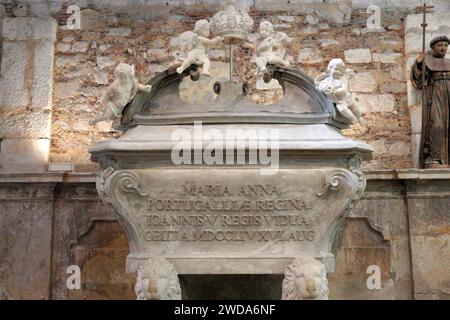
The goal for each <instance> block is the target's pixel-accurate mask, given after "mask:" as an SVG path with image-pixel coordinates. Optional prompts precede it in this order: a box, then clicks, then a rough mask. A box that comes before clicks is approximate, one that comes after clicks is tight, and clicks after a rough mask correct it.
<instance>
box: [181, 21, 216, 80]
mask: <svg viewBox="0 0 450 320" xmlns="http://www.w3.org/2000/svg"><path fill="white" fill-rule="evenodd" d="M209 27H210V23H209V22H208V20H206V19H201V20H198V21H197V22H196V23H195V28H194V32H193V34H192V36H191V38H190V39H189V41H188V47H187V50H188V54H187V58H186V59H185V60H184V61H183V63H182V64H181V66H179V67H178V68H177V72H178V73H182V72H183V71H184V70H186V69H187V68H188V67H189V66H190V65H191V64H195V65H197V66H201V67H202V74H204V75H209V76H210V75H211V74H210V73H209V67H210V65H211V61H210V60H209V58H208V48H209V47H210V46H213V45H215V44H217V43H218V42H219V41H222V40H223V39H222V37H215V38H214V39H208V37H209Z"/></svg>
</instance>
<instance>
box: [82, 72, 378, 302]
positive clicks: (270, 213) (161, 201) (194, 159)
mask: <svg viewBox="0 0 450 320" xmlns="http://www.w3.org/2000/svg"><path fill="white" fill-rule="evenodd" d="M191 69H192V68H191ZM191 69H187V70H186V71H184V72H183V73H182V74H178V73H177V72H176V70H175V68H172V69H169V70H167V71H165V72H163V73H161V74H159V75H157V76H156V77H155V78H153V79H152V80H151V81H150V82H149V83H148V85H151V86H152V88H153V90H152V91H151V92H150V93H147V92H139V93H137V95H136V97H135V98H134V100H133V101H132V102H131V103H129V104H128V105H127V106H126V107H125V109H124V112H123V115H122V119H121V129H122V130H123V131H125V133H124V134H123V135H122V136H121V137H120V138H118V139H115V140H110V141H104V142H100V143H98V144H96V145H95V146H93V147H92V149H91V151H90V152H91V153H92V159H93V160H94V161H97V162H99V163H100V165H101V167H102V171H101V172H100V174H99V176H98V181H97V189H98V192H99V194H100V196H101V197H102V199H103V200H104V202H105V203H107V204H108V205H109V206H110V208H111V211H112V212H113V213H114V214H115V216H116V217H117V219H118V220H119V221H120V223H121V225H122V227H123V228H124V230H125V232H126V234H127V236H128V240H129V245H130V253H129V255H128V257H127V271H128V272H135V271H138V273H139V277H138V285H137V289H136V292H137V295H138V298H139V297H141V298H143V299H144V298H146V297H147V298H156V299H157V298H179V294H178V292H179V287H177V285H176V277H177V274H284V273H285V272H286V279H285V282H286V283H284V284H283V291H284V292H283V298H287V299H289V298H320V297H321V298H326V293H325V291H326V290H327V289H326V290H325V289H324V290H322V291H321V290H319V289H317V290H315V291H317V292H312V293H311V292H310V291H308V290H306V289H307V288H308V283H310V284H311V283H315V285H314V287H316V288H319V287H320V286H321V285H322V286H324V287H325V286H326V284H325V282H324V281H326V272H333V270H334V256H333V253H332V246H333V240H334V238H335V235H336V233H337V232H338V231H339V228H340V226H341V222H342V221H343V219H344V218H345V215H346V213H347V212H348V211H349V209H351V208H352V206H353V204H354V203H355V201H357V200H358V199H359V198H360V197H361V195H362V193H363V192H364V188H365V177H364V175H363V173H362V171H361V162H362V161H363V160H365V159H369V158H370V154H371V149H370V147H369V146H368V145H366V144H365V143H361V142H357V141H353V140H350V139H347V138H345V137H343V136H342V135H341V134H340V129H341V128H345V127H346V126H347V124H346V121H345V119H343V118H341V117H340V115H339V114H338V113H337V112H336V108H335V106H334V105H333V104H332V103H331V102H330V101H329V100H327V99H326V97H325V95H323V94H322V93H320V92H319V91H317V90H316V89H315V87H314V83H313V81H312V80H311V79H309V78H308V77H307V76H306V75H304V74H303V73H301V72H299V71H292V70H287V69H282V68H275V69H274V71H273V78H275V79H277V80H278V81H279V83H280V84H281V86H282V87H283V90H284V98H283V99H282V100H281V101H279V102H277V103H275V104H272V105H257V104H255V103H253V102H251V101H250V100H249V99H247V97H246V90H245V85H240V84H237V83H234V82H227V83H216V84H215V85H214V88H211V90H214V92H215V93H216V96H215V99H214V100H213V102H212V103H211V102H208V103H204V104H202V103H199V104H196V105H186V103H185V102H183V101H182V100H181V99H180V97H179V94H178V86H179V85H180V83H181V81H186V80H187V81H192V80H190V79H189V78H188V75H189V74H192V72H191V71H192V70H191ZM183 79H184V80H183ZM218 88H219V89H218ZM161 259H162V260H161ZM152 261H154V263H155V264H157V265H159V264H164V263H168V265H170V266H171V268H164V267H160V268H159V269H158V268H153V269H155V270H157V269H158V270H160V271H149V270H150V268H149V267H146V266H148V265H151V264H152ZM161 261H164V262H161ZM308 261H309V262H308ZM305 264H306V265H305ZM317 264H319V267H317ZM297 265H302V266H303V267H304V268H306V269H307V271H308V270H309V271H310V273H311V276H310V278H311V279H313V280H311V279H306V280H302V279H301V277H302V276H303V277H305V276H304V274H308V272H306V273H305V272H303V271H302V272H298V273H299V274H297V272H296V270H298V268H297V267H296V266H297ZM320 266H322V267H323V270H322V269H321V268H320ZM153 269H152V270H153ZM168 269H170V270H172V269H173V270H172V271H171V272H170V273H168V274H167V275H161V274H158V272H160V273H161V272H162V273H164V272H163V271H164V270H168ZM161 270H163V271H161ZM155 273H156V274H157V275H155ZM300 273H301V275H300ZM287 274H289V277H288V276H287ZM161 279H165V280H164V281H160V280H161ZM174 279H175V280H174ZM289 279H291V280H289ZM292 279H293V280H292ZM314 279H316V280H314ZM317 279H318V280H317ZM321 279H322V280H323V279H324V281H322V280H321ZM309 280H311V281H312V282H311V281H310V282H308V281H309ZM292 281H299V283H300V284H299V286H295V285H293V283H292ZM314 281H316V282H314ZM168 283H171V284H172V285H168ZM310 284H309V285H310ZM142 286H144V287H145V288H147V289H148V288H150V289H148V290H147V289H145V290H143V291H145V294H141V293H139V292H141V291H142V290H141V289H139V288H141V287H142ZM164 286H166V287H164ZM302 286H303V287H304V288H305V290H303V291H302V289H297V290H299V291H300V294H295V293H293V292H292V291H293V290H294V289H292V288H302ZM167 287H170V288H172V291H173V295H170V294H169V295H164V294H161V292H165V290H166V289H167ZM164 288H166V289H164ZM285 288H286V290H285ZM289 288H290V289H289ZM166 291H167V290H166ZM294 291H295V290H294ZM319 291H320V292H319ZM148 292H153V293H154V294H147V293H148ZM146 294H147V295H146Z"/></svg>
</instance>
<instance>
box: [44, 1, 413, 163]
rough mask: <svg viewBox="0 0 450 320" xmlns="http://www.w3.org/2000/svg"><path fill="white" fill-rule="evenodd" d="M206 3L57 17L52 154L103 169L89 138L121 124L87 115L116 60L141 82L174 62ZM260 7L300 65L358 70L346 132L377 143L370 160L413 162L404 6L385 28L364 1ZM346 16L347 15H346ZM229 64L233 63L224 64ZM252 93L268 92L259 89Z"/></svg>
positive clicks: (223, 58) (224, 52)
mask: <svg viewBox="0 0 450 320" xmlns="http://www.w3.org/2000/svg"><path fill="white" fill-rule="evenodd" d="M200 7H201V6H200ZM200 7H199V6H196V7H193V8H190V9H180V8H176V7H174V8H172V9H171V10H170V14H169V15H168V16H167V17H160V18H158V19H153V20H152V19H151V20H136V19H133V18H131V17H130V16H129V15H125V14H115V13H113V12H112V11H105V10H103V11H96V10H93V9H84V10H82V11H81V16H82V30H79V31H72V30H64V29H65V28H64V23H65V18H66V15H60V16H59V18H58V21H59V28H58V35H57V44H56V48H55V73H54V80H55V93H54V102H55V103H54V104H55V106H54V115H53V120H54V121H53V126H52V147H51V155H50V160H51V161H52V162H72V163H75V165H76V170H77V171H89V170H95V169H96V167H95V165H94V164H92V163H91V162H90V160H89V154H88V153H87V149H88V147H89V146H90V145H92V144H94V143H95V142H97V141H99V140H101V139H109V138H111V137H113V136H116V135H117V133H113V132H111V130H110V124H108V123H102V124H100V125H98V126H96V127H95V128H91V127H89V125H88V124H87V121H88V120H89V119H90V118H91V117H93V116H94V115H97V114H98V113H99V112H101V110H100V109H99V106H98V105H97V103H96V102H97V100H98V98H99V96H100V95H101V92H102V90H103V89H105V88H106V86H107V84H108V83H109V82H111V81H112V80H113V70H114V67H115V65H116V64H117V63H118V62H127V63H132V64H135V65H136V70H137V74H138V77H139V79H140V80H141V81H147V80H148V79H150V78H151V77H152V76H154V75H155V74H156V73H157V72H160V71H162V70H164V69H165V68H167V67H169V66H171V65H173V64H174V63H175V61H176V57H177V54H178V53H179V50H180V47H179V43H180V37H178V35H180V34H182V33H183V32H184V31H187V30H192V28H193V25H194V23H195V21H196V20H198V19H200V18H210V17H211V16H212V15H213V14H214V13H215V11H213V10H212V8H214V6H209V7H201V8H202V9H203V11H200V10H199V8H200ZM256 8H257V7H253V6H252V7H251V8H250V9H252V10H251V12H250V13H251V15H252V17H253V18H254V19H255V21H256V23H257V24H258V23H259V22H260V21H262V20H271V21H272V22H273V24H274V26H275V29H276V30H279V31H283V32H286V33H288V34H289V35H290V36H292V37H294V39H295V40H294V41H293V43H292V45H291V47H290V48H289V49H288V51H287V56H288V59H290V60H291V62H292V64H293V65H294V66H295V67H296V68H300V69H303V70H304V71H305V72H306V73H307V74H309V75H310V76H311V77H315V76H317V75H318V74H320V73H321V72H324V71H325V70H326V67H327V63H328V61H329V60H330V59H332V58H335V57H340V58H343V59H344V60H345V61H346V62H347V63H348V66H349V67H351V68H352V69H354V70H355V71H356V72H357V77H356V78H355V79H354V80H353V81H352V83H351V90H352V91H353V92H354V93H355V94H356V95H357V96H358V98H359V99H360V101H361V105H362V106H363V108H364V125H362V126H360V125H355V126H353V127H352V128H351V129H350V130H347V131H346V132H345V133H346V134H347V135H348V136H350V137H353V138H356V139H361V140H365V141H367V142H369V143H370V144H371V145H372V146H373V147H374V149H375V154H374V160H373V161H371V162H370V163H367V164H366V169H380V168H384V169H385V168H407V167H411V166H412V162H411V135H410V132H411V129H410V120H409V119H410V116H409V111H408V105H407V94H406V92H407V90H406V78H405V73H404V70H403V67H402V66H403V65H404V55H403V52H404V45H403V37H404V35H403V24H402V19H403V17H404V13H402V12H398V11H395V12H394V11H392V12H387V13H383V15H384V16H383V26H384V27H385V29H384V30H383V31H382V32H369V31H368V30H367V28H365V25H366V19H367V15H366V14H365V13H361V12H360V11H359V10H354V11H353V13H352V15H349V14H350V13H349V12H347V13H348V14H347V15H346V16H345V17H344V16H343V17H341V18H342V19H341V18H336V17H331V13H332V12H335V13H336V10H331V11H329V12H328V11H327V12H328V13H329V14H325V13H323V12H322V11H320V10H324V9H323V8H325V7H317V8H319V9H317V8H316V10H315V11H311V10H309V11H308V10H307V11H308V12H311V14H289V15H288V14H286V12H271V13H270V14H268V13H267V12H265V11H262V10H256ZM338 12H341V11H339V10H338ZM350 12H351V11H350ZM336 21H337V22H336ZM345 21H348V22H346V23H345V24H342V23H343V22H345ZM336 26H339V28H336ZM253 38H254V37H253ZM250 39H252V36H250ZM210 56H211V59H212V60H213V61H215V62H217V63H219V62H222V63H223V64H224V63H226V62H228V61H229V53H228V48H227V47H225V46H224V45H219V46H218V47H217V48H214V49H213V50H211V51H210ZM222 69H223V70H225V71H226V67H225V68H223V67H222ZM252 98H253V97H252ZM255 99H264V97H261V96H260V95H256V98H255Z"/></svg>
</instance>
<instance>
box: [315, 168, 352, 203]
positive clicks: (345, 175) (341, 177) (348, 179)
mask: <svg viewBox="0 0 450 320" xmlns="http://www.w3.org/2000/svg"><path fill="white" fill-rule="evenodd" d="M343 183H346V184H347V185H348V186H350V187H351V188H353V187H354V179H353V177H352V174H351V173H350V172H349V171H348V170H342V169H339V170H335V171H332V172H331V173H329V174H328V175H327V176H326V178H325V186H324V187H323V189H322V191H320V192H318V193H317V196H318V197H323V196H324V195H325V194H327V193H328V192H330V191H336V190H339V189H340V188H341V187H342V185H343Z"/></svg>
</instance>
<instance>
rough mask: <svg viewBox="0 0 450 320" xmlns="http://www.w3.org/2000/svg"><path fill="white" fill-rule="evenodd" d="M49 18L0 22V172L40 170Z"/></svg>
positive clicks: (45, 150) (47, 132)
mask: <svg viewBox="0 0 450 320" xmlns="http://www.w3.org/2000/svg"><path fill="white" fill-rule="evenodd" d="M56 28H57V24H56V21H55V20H54V19H53V18H51V17H48V18H29V17H20V18H4V19H3V21H2V28H1V32H2V39H3V44H2V56H1V78H0V88H1V90H0V118H1V119H3V120H2V122H1V123H0V138H1V139H2V145H1V147H2V148H1V152H0V170H1V171H6V172H43V171H45V170H46V165H47V161H48V156H49V152H50V136H51V116H52V114H51V113H52V90H53V60H54V54H53V52H54V47H53V46H54V41H55V39H56Z"/></svg>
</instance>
